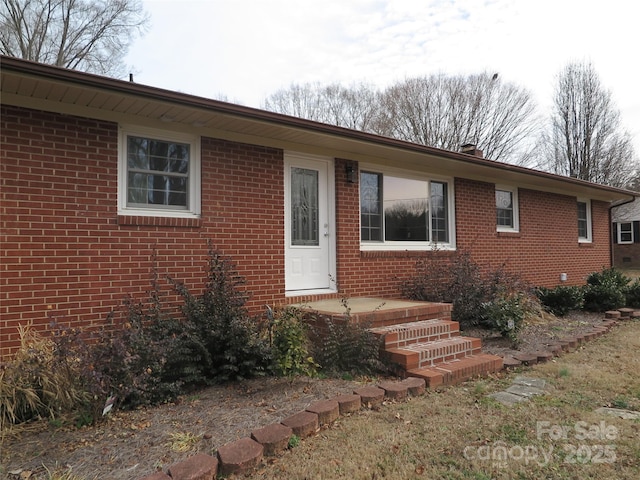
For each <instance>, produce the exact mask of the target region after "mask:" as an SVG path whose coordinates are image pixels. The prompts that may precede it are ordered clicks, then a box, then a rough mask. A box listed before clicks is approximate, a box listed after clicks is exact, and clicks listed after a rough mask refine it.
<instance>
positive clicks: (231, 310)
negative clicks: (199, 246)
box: [171, 247, 271, 383]
mask: <svg viewBox="0 0 640 480" xmlns="http://www.w3.org/2000/svg"><path fill="white" fill-rule="evenodd" d="M171 281H172V283H173V284H174V286H175V288H176V290H177V291H178V293H179V294H180V295H181V296H182V297H183V299H184V305H183V312H184V314H185V317H186V319H187V321H189V322H191V324H192V325H193V327H194V329H195V335H196V336H197V337H198V338H199V340H200V341H201V342H202V344H203V346H204V349H205V351H206V352H207V356H206V358H203V362H204V366H205V368H206V375H207V378H209V379H210V380H211V381H213V382H215V383H220V382H225V381H228V380H234V379H240V378H247V377H252V376H255V375H262V374H265V373H267V371H268V369H269V367H270V365H271V354H270V349H269V343H268V341H267V340H266V339H265V338H264V335H262V332H261V331H260V328H259V323H258V322H257V320H256V319H254V318H252V317H251V316H250V315H249V314H248V311H247V309H246V307H245V304H246V301H247V296H246V294H245V293H243V292H242V290H241V288H240V287H241V286H242V285H244V283H245V282H244V279H243V278H242V277H240V276H239V275H238V274H237V273H236V271H235V267H234V265H233V264H232V263H231V261H230V260H229V259H227V258H224V257H223V256H222V255H221V254H220V253H219V252H216V251H214V250H213V249H212V248H211V247H210V248H209V260H208V268H207V281H206V285H205V289H204V292H203V293H202V294H201V295H193V294H191V292H189V290H188V289H187V287H186V286H185V285H184V284H182V283H179V282H176V281H174V280H171Z"/></svg>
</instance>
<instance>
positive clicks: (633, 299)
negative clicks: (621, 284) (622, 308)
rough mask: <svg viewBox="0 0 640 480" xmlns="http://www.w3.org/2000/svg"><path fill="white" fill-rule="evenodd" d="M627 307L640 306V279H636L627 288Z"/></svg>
mask: <svg viewBox="0 0 640 480" xmlns="http://www.w3.org/2000/svg"><path fill="white" fill-rule="evenodd" d="M626 303H627V307H631V308H640V279H636V280H635V281H634V282H633V283H632V284H631V285H629V287H628V288H627V302H626Z"/></svg>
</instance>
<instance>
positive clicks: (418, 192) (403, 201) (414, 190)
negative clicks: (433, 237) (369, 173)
mask: <svg viewBox="0 0 640 480" xmlns="http://www.w3.org/2000/svg"><path fill="white" fill-rule="evenodd" d="M428 191H429V190H428V183H427V182H424V181H421V180H409V179H406V178H396V177H388V176H385V177H384V198H383V205H384V236H385V240H386V241H399V242H402V241H404V242H407V241H411V242H418V241H426V240H429V229H428V223H427V218H428V213H429V210H428V209H429V201H428V196H427V195H428Z"/></svg>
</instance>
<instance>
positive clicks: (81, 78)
mask: <svg viewBox="0 0 640 480" xmlns="http://www.w3.org/2000/svg"><path fill="white" fill-rule="evenodd" d="M1 62H2V65H1V66H2V68H1V74H2V105H1V112H0V113H1V122H2V123H1V145H2V153H1V166H0V169H1V170H0V177H1V180H0V181H1V201H2V205H1V213H2V232H1V235H2V236H1V242H2V248H1V253H0V315H1V318H0V344H1V351H0V355H3V354H4V355H6V354H8V353H9V352H10V351H11V350H12V349H14V348H15V347H16V346H17V340H18V336H17V326H18V325H19V324H24V323H27V322H33V324H34V325H35V326H41V327H42V328H44V326H46V325H47V324H48V321H49V320H48V314H50V313H52V312H53V313H54V314H55V315H56V316H59V317H61V318H64V319H66V321H68V322H70V323H71V324H77V325H85V326H99V325H101V323H102V322H104V319H105V317H106V316H107V314H108V312H110V311H111V310H112V309H114V308H116V307H117V306H118V305H120V304H121V302H122V300H123V298H124V297H125V296H126V295H131V296H133V297H134V298H136V297H143V296H144V295H145V292H146V291H147V290H148V289H149V285H150V283H149V280H150V272H151V266H152V255H154V254H155V258H156V260H155V261H156V265H157V267H158V270H159V272H160V273H161V274H162V275H165V274H168V275H171V276H173V277H175V278H177V279H180V280H182V281H184V282H185V283H186V284H187V285H188V286H190V287H191V288H194V289H197V288H199V287H200V286H201V285H202V282H203V278H204V277H203V272H204V267H205V266H206V259H207V242H208V241H211V242H212V244H213V245H214V246H215V248H217V249H218V250H219V251H221V252H222V253H223V254H225V255H227V256H229V257H230V258H231V259H232V260H233V262H234V263H235V265H236V267H237V270H238V273H239V274H240V275H242V276H243V277H244V278H245V279H246V281H247V285H246V288H247V290H248V292H250V295H251V297H250V300H249V303H248V306H249V307H250V308H251V309H252V310H253V311H255V312H259V311H262V309H263V306H264V305H265V304H269V305H278V304H283V303H292V302H301V301H311V300H317V299H323V298H331V297H333V298H336V297H338V296H339V295H341V294H338V293H337V291H336V290H337V288H336V282H337V283H338V284H339V285H340V289H341V290H342V291H343V292H344V294H346V295H348V296H349V297H352V298H355V297H364V296H366V297H372V296H373V297H382V298H393V297H397V296H398V295H399V293H398V289H397V286H398V280H399V279H401V278H403V277H405V276H407V275H410V274H411V273H412V271H413V269H414V266H415V262H416V261H417V260H418V259H419V258H421V257H423V256H425V255H428V254H433V252H434V249H435V250H437V252H436V255H442V256H446V255H447V254H448V252H451V251H456V250H466V251H470V252H471V254H472V256H473V257H474V258H475V259H476V260H477V261H478V262H480V263H482V264H485V265H493V266H494V267H496V266H498V265H500V264H502V263H505V264H506V266H507V268H508V269H510V270H512V271H514V272H518V273H519V274H521V275H522V276H523V277H524V278H525V279H527V280H528V281H530V282H531V283H533V284H535V285H540V286H554V285H557V284H559V283H560V281H561V276H562V278H563V279H564V281H566V282H567V283H568V284H580V283H582V282H583V281H584V279H585V277H586V275H587V274H588V273H590V272H592V271H595V270H599V269H601V268H602V267H603V266H609V265H611V239H610V232H611V229H610V225H611V219H610V207H611V205H613V204H614V203H616V202H623V201H626V200H629V199H630V198H632V194H631V193H630V192H628V191H625V190H621V189H617V188H611V187H606V186H601V185H595V184H590V183H586V182H583V181H579V180H575V179H571V178H566V177H560V176H556V175H551V174H548V173H544V172H539V171H535V170H530V169H525V168H521V167H517V166H513V165H507V164H503V163H497V162H494V161H491V160H489V159H484V158H481V156H479V155H478V153H479V152H477V151H472V152H471V153H470V154H469V153H460V152H450V151H444V150H440V149H436V148H430V147H426V146H423V145H416V144H411V143H408V142H403V141H399V140H395V139H390V138H385V137H380V136H376V135H372V134H367V133H362V132H358V131H353V130H349V129H345V128H340V127H335V126H331V125H325V124H320V123H316V122H312V121H308V120H303V119H298V118H292V117H288V116H284V115H279V114H275V113H271V112H266V111H261V110H257V109H253V108H247V107H243V106H238V105H233V104H229V103H225V102H219V101H214V100H209V99H205V98H200V97H195V96H191V95H186V94H182V93H177V92H172V91H166V90H161V89H157V88H152V87H149V86H145V85H139V84H136V83H132V82H124V81H119V80H113V79H109V78H104V77H99V76H95V75H90V74H86V73H80V72H76V71H70V70H65V69H60V68H56V67H52V66H45V65H40V64H36V63H32V62H27V61H24V60H18V59H13V58H7V57H2V59H1Z"/></svg>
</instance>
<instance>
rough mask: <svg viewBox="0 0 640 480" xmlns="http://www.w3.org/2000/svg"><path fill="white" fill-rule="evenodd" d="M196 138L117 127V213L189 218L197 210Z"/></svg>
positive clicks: (198, 155)
mask: <svg viewBox="0 0 640 480" xmlns="http://www.w3.org/2000/svg"><path fill="white" fill-rule="evenodd" d="M199 157H200V152H199V141H198V138H197V137H195V136H192V135H184V134H176V133H170V132H163V131H157V130H150V129H141V128H121V131H120V162H119V169H120V171H119V186H118V204H119V205H118V206H119V211H120V213H123V214H127V215H144V216H172V217H193V216H197V215H199V213H200V179H199V176H200V158H199Z"/></svg>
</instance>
